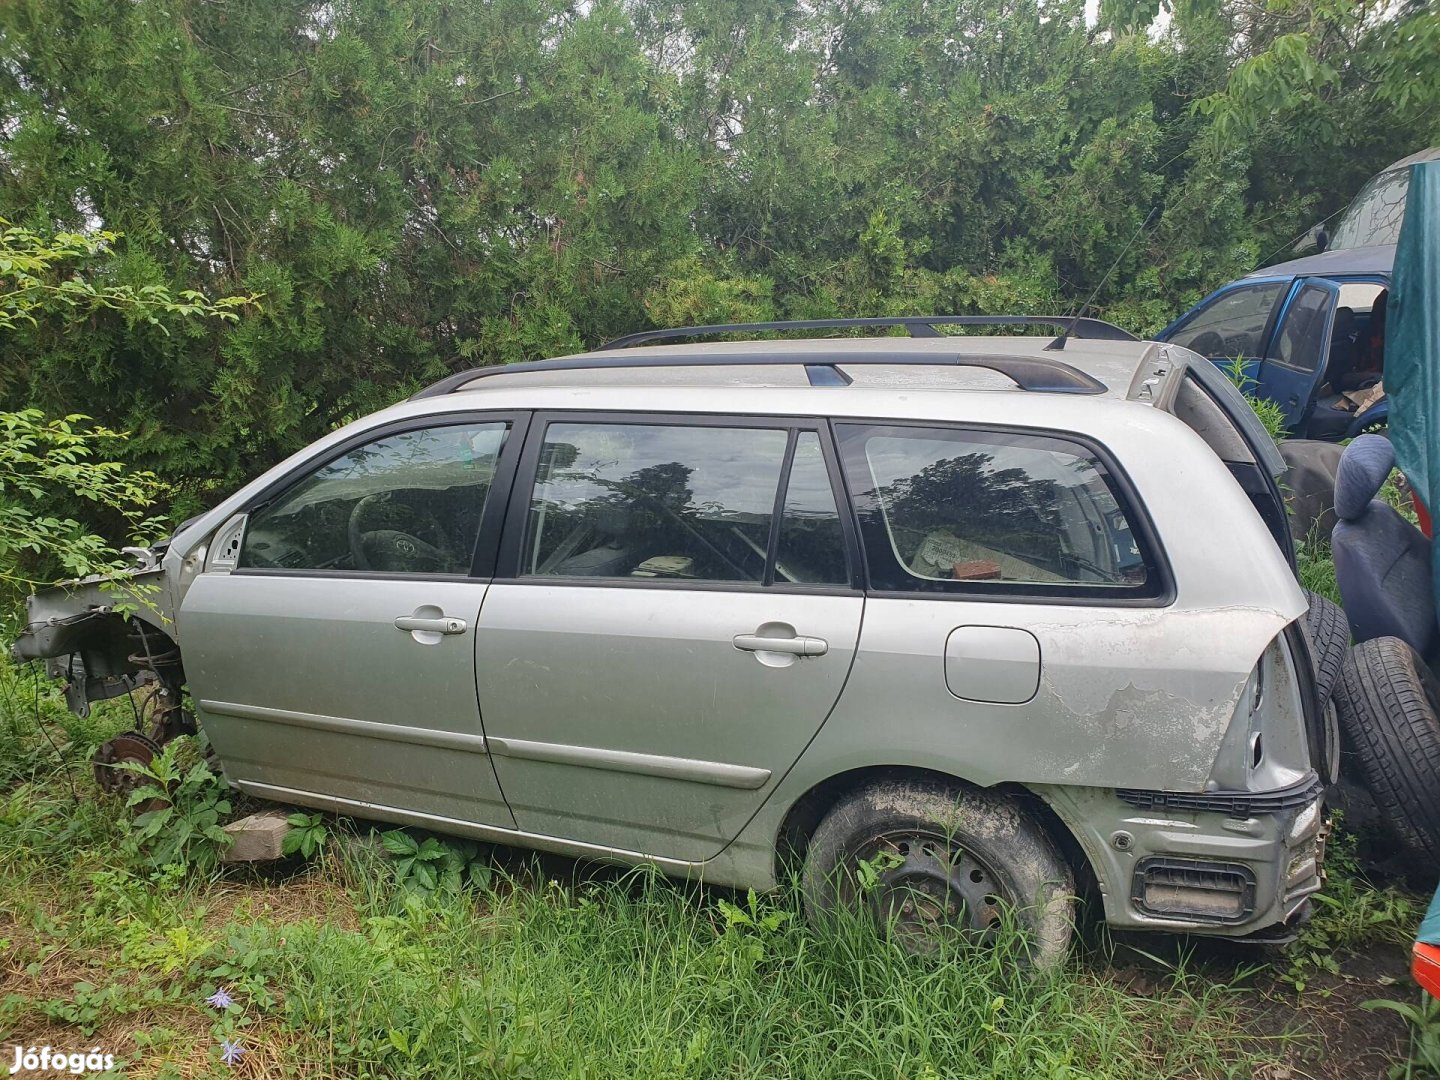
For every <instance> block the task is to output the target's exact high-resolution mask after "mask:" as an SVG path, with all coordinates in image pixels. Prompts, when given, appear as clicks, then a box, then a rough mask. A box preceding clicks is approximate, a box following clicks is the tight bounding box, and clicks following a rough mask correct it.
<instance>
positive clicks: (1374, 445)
mask: <svg viewBox="0 0 1440 1080" xmlns="http://www.w3.org/2000/svg"><path fill="white" fill-rule="evenodd" d="M1393 468H1395V448H1394V447H1393V446H1391V445H1390V440H1389V439H1387V438H1386V437H1385V436H1384V435H1361V436H1360V437H1359V438H1357V439H1356V440H1355V441H1354V442H1352V443H1351V444H1350V445H1349V446H1347V447H1346V448H1345V453H1344V455H1342V456H1341V458H1340V468H1339V469H1338V470H1336V473H1335V514H1336V516H1337V517H1339V518H1340V520H1341V521H1354V520H1356V519H1357V518H1359V517H1360V516H1361V515H1362V514H1364V513H1365V508H1366V507H1367V506H1369V505H1370V500H1371V499H1373V498H1375V496H1376V495H1377V494H1379V492H1380V488H1381V486H1382V485H1383V484H1384V483H1385V480H1386V478H1387V477H1389V475H1390V470H1391V469H1393Z"/></svg>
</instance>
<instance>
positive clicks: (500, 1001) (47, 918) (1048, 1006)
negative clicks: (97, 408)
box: [0, 672, 1389, 1080]
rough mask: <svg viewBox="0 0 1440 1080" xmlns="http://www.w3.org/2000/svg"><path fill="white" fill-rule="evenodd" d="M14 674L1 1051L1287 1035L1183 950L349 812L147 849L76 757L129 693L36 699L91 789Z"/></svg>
mask: <svg viewBox="0 0 1440 1080" xmlns="http://www.w3.org/2000/svg"><path fill="white" fill-rule="evenodd" d="M0 679H5V680H8V681H9V686H8V689H0V708H5V709H7V710H11V709H14V708H15V707H16V703H17V702H18V703H19V706H20V708H21V717H20V719H19V720H17V722H16V723H15V724H14V725H13V726H14V730H15V734H14V736H13V739H12V741H11V742H10V743H8V744H7V746H6V751H5V752H6V754H7V755H10V754H18V755H20V758H23V763H22V766H21V767H19V768H16V769H12V771H11V773H10V774H9V779H8V780H6V781H5V782H3V783H0V895H4V896H5V902H4V904H0V1047H8V1046H10V1045H14V1044H16V1043H20V1044H23V1045H51V1046H55V1047H61V1046H65V1047H71V1048H80V1047H83V1048H85V1049H89V1048H90V1047H92V1046H96V1045H100V1046H103V1047H105V1048H106V1049H107V1050H108V1051H109V1052H113V1053H115V1054H116V1055H117V1056H118V1057H120V1058H121V1059H123V1061H122V1063H121V1064H120V1065H117V1069H123V1073H124V1075H126V1076H131V1077H148V1076H166V1077H180V1076H185V1077H190V1076H217V1077H218V1076H227V1075H234V1073H232V1070H230V1069H229V1068H228V1067H227V1066H226V1065H224V1064H222V1063H221V1061H220V1048H221V1041H222V1040H230V1041H232V1042H238V1043H239V1044H240V1045H241V1046H242V1047H243V1048H244V1050H245V1056H244V1058H242V1065H241V1068H240V1072H241V1074H243V1075H254V1076H260V1075H263V1076H282V1075H294V1076H306V1077H310V1076H319V1077H328V1076H337V1077H338V1076H362V1077H406V1078H408V1077H538V1078H549V1077H570V1076H574V1077H595V1078H601V1077H616V1078H622V1077H623V1078H625V1080H631V1078H637V1077H638V1078H649V1077H656V1078H659V1077H666V1078H670V1077H717V1078H718V1077H725V1078H731V1077H826V1078H829V1077H837V1078H839V1077H854V1078H857V1080H858V1078H862V1077H866V1078H868V1077H887V1078H888V1077H906V1078H928V1077H937V1078H938V1077H972V1076H974V1077H997V1078H1009V1077H1016V1078H1019V1077H1026V1078H1028V1077H1046V1078H1072V1080H1079V1078H1091V1077H1094V1078H1099V1077H1104V1078H1117V1080H1119V1078H1129V1077H1135V1078H1142V1077H1143V1078H1152V1077H1166V1076H1184V1077H1224V1076H1250V1075H1254V1074H1255V1073H1256V1072H1257V1070H1261V1069H1262V1068H1264V1067H1265V1063H1266V1062H1272V1061H1277V1060H1282V1059H1283V1058H1284V1057H1285V1056H1286V1055H1287V1053H1288V1051H1289V1049H1290V1048H1291V1046H1292V1041H1293V1040H1291V1038H1290V1037H1283V1038H1278V1039H1277V1038H1259V1037H1256V1036H1255V1035H1254V1034H1253V1032H1251V1031H1250V1030H1249V1029H1248V1028H1247V1022H1248V1017H1249V1014H1248V1012H1247V999H1246V998H1245V997H1243V996H1242V994H1241V992H1240V991H1239V990H1237V989H1236V988H1234V987H1232V986H1229V985H1226V984H1225V983H1224V982H1223V981H1217V980H1216V979H1215V978H1213V977H1206V976H1204V975H1202V974H1199V973H1197V972H1196V971H1195V970H1193V969H1191V968H1189V967H1187V965H1186V964H1185V963H1183V962H1182V963H1175V962H1172V963H1171V965H1170V966H1169V967H1168V968H1160V969H1158V970H1157V969H1156V967H1155V965H1149V964H1147V965H1144V966H1145V967H1146V969H1147V970H1146V971H1145V972H1144V974H1143V975H1137V973H1136V972H1135V970H1133V968H1130V967H1127V966H1125V965H1124V964H1122V963H1120V962H1117V961H1112V960H1107V959H1106V958H1105V957H1103V956H1099V955H1096V954H1095V952H1094V951H1093V950H1092V951H1091V952H1090V953H1088V954H1079V955H1077V956H1076V957H1075V958H1074V959H1072V960H1071V961H1070V963H1069V964H1068V965H1067V966H1066V967H1065V968H1063V969H1062V970H1059V971H1056V972H1052V973H1048V974H1044V975H1036V974H1034V973H1028V972H1026V970H1025V968H1024V965H1023V964H1021V963H1020V962H1018V957H1017V951H1018V948H1017V947H1018V942H1017V941H1013V940H1012V941H1007V942H1003V943H1002V945H1001V947H1000V948H999V949H998V950H996V951H992V952H980V951H954V952H949V953H947V954H945V955H942V956H939V957H935V958H929V959H915V958H911V957H908V956H906V955H904V954H903V953H902V952H901V951H900V950H899V949H898V948H896V947H895V946H893V945H892V944H891V943H889V942H887V941H886V940H884V939H883V938H882V937H880V936H879V935H877V934H876V933H874V931H873V930H872V929H871V927H869V926H868V925H866V924H863V923H861V922H859V921H856V920H842V921H840V922H839V923H837V924H835V925H831V926H827V927H824V928H822V929H812V928H810V927H808V926H807V925H806V924H805V923H804V922H803V921H802V920H801V918H800V917H799V914H798V912H797V910H796V906H795V902H794V899H793V895H792V894H791V893H789V892H782V893H780V894H777V895H776V896H774V897H772V898H763V897H762V898H759V899H754V898H746V897H737V896H734V895H731V894H728V893H720V892H716V891H713V890H705V889H702V888H698V887H694V886H684V885H678V884H674V883H672V882H669V881H667V880H666V879H664V878H661V877H659V876H656V875H654V874H651V873H648V872H642V871H636V872H630V873H621V872H618V871H597V870H586V869H584V868H578V867H577V866H576V865H575V864H573V863H569V862H566V861H564V860H548V861H545V862H540V861H538V860H533V859H531V858H530V857H528V856H523V855H518V854H515V853H510V854H508V855H505V856H504V857H503V858H500V859H499V860H494V861H493V867H494V868H493V870H492V872H491V873H489V874H482V875H475V874H471V875H470V876H469V879H470V880H471V881H478V882H480V884H479V885H474V886H471V887H467V888H464V889H458V888H457V889H448V888H438V889H435V890H433V891H430V892H417V891H415V890H413V889H409V888H405V887H403V886H402V885H401V884H400V882H399V881H398V880H397V876H396V872H395V864H394V863H393V862H392V861H391V859H390V858H388V857H387V856H386V854H385V851H384V849H383V848H382V846H381V845H380V844H379V843H378V842H377V841H376V840H375V838H374V837H373V836H368V835H363V834H362V835H359V836H355V835H351V837H350V839H349V840H348V841H346V840H345V836H346V833H345V832H344V826H343V825H341V824H337V823H334V822H333V821H332V822H330V826H331V828H330V835H329V836H328V838H327V839H326V841H325V846H324V848H323V849H322V852H321V854H320V855H319V856H318V857H317V858H316V859H315V860H313V861H312V862H311V863H310V864H309V865H308V866H300V865H296V866H292V867H290V868H289V870H288V871H285V872H286V873H289V874H290V875H291V876H290V877H288V878H282V877H277V876H276V875H277V873H279V872H278V871H274V870H272V871H270V872H269V873H268V876H267V874H262V873H257V872H256V871H253V870H245V869H235V868H232V869H229V870H225V871H209V872H203V871H200V870H197V869H195V868H194V867H193V866H192V867H189V868H181V867H168V868H161V869H158V870H157V869H150V868H146V867H145V864H144V862H143V860H142V859H141V858H139V857H138V855H129V856H127V854H126V853H127V851H131V850H132V849H131V846H130V845H129V844H128V837H129V835H130V833H131V832H132V826H131V825H130V823H129V821H128V819H127V818H126V816H125V815H124V813H123V812H122V810H121V809H120V807H119V806H118V805H117V804H116V803H115V802H114V801H112V800H108V799H105V798H104V797H102V796H100V795H99V793H98V791H97V790H96V789H95V788H94V785H93V784H92V783H91V782H90V780H89V777H88V775H87V774H88V768H86V767H84V764H83V762H84V759H85V757H86V756H87V755H88V752H89V750H90V747H91V745H93V741H94V740H97V739H98V738H100V737H103V736H104V735H105V733H106V731H107V729H120V728H123V727H127V726H129V724H130V723H131V720H130V717H129V713H128V710H127V709H126V708H125V707H124V706H123V704H121V705H120V707H117V706H116V703H109V705H108V706H107V707H106V708H103V709H100V710H97V716H96V718H95V719H94V720H92V721H87V722H83V723H81V722H74V723H72V724H69V725H68V726H67V725H66V724H65V723H64V722H63V718H62V716H61V714H60V713H58V712H57V711H56V709H55V707H54V705H53V703H52V702H44V703H42V705H41V708H40V714H41V716H42V718H43V719H44V720H45V723H46V725H47V726H48V727H50V728H53V729H54V735H55V737H56V741H57V744H58V745H59V749H60V755H61V756H63V758H64V759H65V760H66V761H67V763H68V765H69V767H70V768H71V769H72V770H74V771H75V772H76V773H77V774H78V775H77V784H76V786H77V789H78V791H79V798H78V800H75V799H72V796H71V792H70V786H69V783H68V782H67V780H66V779H65V777H64V774H63V773H62V772H60V771H59V769H58V761H59V758H58V757H57V754H56V751H55V750H53V749H52V748H51V747H50V746H49V745H48V744H47V743H46V742H45V741H44V740H43V739H42V738H40V736H39V735H38V733H37V732H36V731H35V730H34V720H33V715H34V703H33V700H27V695H28V694H30V693H32V688H31V684H30V683H29V682H28V681H21V682H19V683H18V684H17V683H16V681H15V678H14V676H13V674H10V673H9V672H0ZM6 693H9V694H10V696H9V697H6V696H5V695H6ZM7 702H8V704H7ZM9 718H10V719H14V717H13V716H10V717H9ZM27 718H28V720H27ZM27 723H28V727H27ZM7 737H9V736H7ZM337 833H338V835H337ZM1388 925H1389V924H1388V923H1387V932H1389V930H1388ZM1337 932H1339V931H1337ZM1346 936H1347V939H1348V938H1350V937H1355V938H1356V939H1357V940H1358V939H1363V937H1364V927H1363V926H1362V927H1356V928H1353V933H1352V932H1351V931H1350V930H1346ZM1157 951H1161V952H1163V951H1165V950H1164V949H1163V947H1161V948H1159V949H1157ZM1280 966H1281V968H1282V969H1283V963H1282V964H1281V965H1280ZM1230 970H1231V974H1230V976H1229V977H1231V978H1238V976H1236V975H1235V974H1234V969H1233V968H1232V969H1230ZM1137 980H1138V983H1137ZM1136 985H1138V986H1141V987H1143V988H1142V989H1132V986H1136ZM222 986H223V987H225V988H226V989H227V990H228V992H229V993H230V994H231V995H232V996H233V997H234V999H235V1004H234V1005H232V1006H230V1007H229V1008H228V1009H226V1010H224V1011H221V1010H218V1009H216V1008H214V1007H212V1006H210V1005H208V1004H206V1003H205V1000H204V999H205V998H206V997H208V996H209V995H211V994H213V993H214V992H215V991H216V990H217V989H218V988H220V987H222ZM7 1063H8V1062H7Z"/></svg>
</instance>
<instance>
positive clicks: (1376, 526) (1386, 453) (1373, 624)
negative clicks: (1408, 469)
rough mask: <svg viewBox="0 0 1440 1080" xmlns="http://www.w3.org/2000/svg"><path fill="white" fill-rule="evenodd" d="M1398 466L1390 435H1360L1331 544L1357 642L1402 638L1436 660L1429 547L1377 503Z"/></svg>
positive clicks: (1338, 500)
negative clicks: (1387, 480)
mask: <svg viewBox="0 0 1440 1080" xmlns="http://www.w3.org/2000/svg"><path fill="white" fill-rule="evenodd" d="M1394 467H1395V450H1394V448H1393V447H1392V446H1391V445H1390V440H1389V439H1387V438H1385V437H1384V436H1383V435H1361V436H1360V437H1359V438H1357V439H1356V440H1355V441H1354V442H1352V443H1351V444H1350V445H1349V446H1348V447H1346V448H1345V454H1344V456H1343V457H1341V459H1340V469H1339V472H1338V474H1337V476H1336V478H1335V515H1336V517H1338V518H1339V521H1338V522H1336V525H1335V531H1334V533H1332V534H1331V540H1330V544H1331V551H1332V553H1333V554H1334V556H1335V577H1336V580H1337V582H1338V584H1339V586H1340V595H1341V597H1342V598H1343V599H1344V601H1345V614H1346V616H1347V618H1348V619H1349V620H1350V632H1351V634H1352V635H1353V636H1354V638H1355V640H1356V641H1357V642H1361V641H1368V640H1370V639H1371V638H1377V637H1397V638H1400V639H1401V640H1402V641H1405V642H1407V643H1408V644H1409V645H1411V646H1412V647H1413V648H1414V649H1415V651H1416V652H1418V653H1420V655H1421V656H1424V657H1427V658H1429V657H1431V656H1433V655H1434V650H1435V646H1436V638H1437V632H1436V625H1435V596H1434V591H1433V587H1432V584H1431V582H1432V578H1431V570H1430V541H1429V540H1427V539H1426V538H1425V535H1424V534H1423V533H1422V532H1421V531H1420V530H1419V529H1417V528H1416V527H1415V526H1414V525H1411V524H1410V522H1408V521H1406V520H1405V518H1404V517H1402V516H1401V515H1400V513H1399V511H1397V510H1396V509H1395V508H1394V507H1392V506H1390V505H1389V504H1388V503H1386V502H1384V501H1382V500H1381V499H1379V498H1377V497H1376V496H1377V495H1378V494H1379V492H1380V488H1381V486H1382V485H1383V484H1384V483H1385V480H1386V478H1387V477H1389V475H1390V470H1391V469H1393V468H1394Z"/></svg>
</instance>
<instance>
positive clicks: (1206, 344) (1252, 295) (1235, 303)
mask: <svg viewBox="0 0 1440 1080" xmlns="http://www.w3.org/2000/svg"><path fill="white" fill-rule="evenodd" d="M1286 284H1287V283H1285V282H1279V281H1275V282H1269V283H1267V284H1263V285H1242V286H1239V287H1238V288H1234V289H1231V290H1230V291H1229V292H1226V293H1223V294H1222V295H1220V296H1217V297H1216V298H1215V299H1214V300H1212V301H1211V302H1210V304H1209V306H1207V307H1205V308H1202V309H1201V310H1200V311H1197V312H1196V313H1195V314H1194V315H1192V316H1191V317H1190V319H1189V320H1188V321H1187V322H1186V323H1185V325H1183V326H1182V327H1180V329H1178V330H1176V331H1175V332H1174V333H1173V334H1171V335H1170V340H1171V341H1173V342H1174V343H1175V344H1176V345H1180V346H1182V347H1184V348H1186V349H1191V350H1193V351H1194V352H1197V353H1199V354H1200V355H1201V356H1204V357H1207V358H1208V359H1211V360H1223V359H1232V360H1233V359H1235V358H1236V357H1244V358H1249V357H1255V356H1259V355H1260V350H1261V348H1262V347H1263V346H1264V344H1265V343H1264V341H1263V340H1262V338H1263V337H1264V334H1265V327H1266V325H1267V324H1268V323H1269V321H1270V312H1271V310H1272V309H1273V308H1274V307H1275V302H1276V301H1277V300H1279V299H1280V297H1281V295H1282V294H1283V293H1284V291H1285V288H1286Z"/></svg>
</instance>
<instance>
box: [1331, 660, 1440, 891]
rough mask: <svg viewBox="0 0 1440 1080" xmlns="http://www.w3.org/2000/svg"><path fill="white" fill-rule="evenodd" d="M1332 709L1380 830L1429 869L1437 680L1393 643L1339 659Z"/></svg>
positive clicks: (1438, 723)
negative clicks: (1377, 812)
mask: <svg viewBox="0 0 1440 1080" xmlns="http://www.w3.org/2000/svg"><path fill="white" fill-rule="evenodd" d="M1335 704H1336V706H1337V708H1338V709H1339V713H1340V727H1341V732H1342V735H1343V737H1344V740H1345V743H1346V748H1347V749H1348V750H1349V751H1351V753H1352V754H1353V755H1354V760H1355V761H1356V762H1358V764H1359V766H1360V773H1361V776H1362V778H1363V779H1364V781H1365V786H1366V787H1367V788H1369V789H1370V795H1371V797H1372V798H1374V800H1375V805H1376V806H1377V807H1378V808H1379V810H1380V816H1381V818H1382V819H1383V821H1384V824H1385V826H1386V828H1387V829H1388V830H1389V831H1390V833H1391V834H1392V835H1393V836H1394V837H1395V838H1396V839H1397V840H1398V841H1399V842H1400V844H1401V845H1403V846H1404V847H1405V849H1406V850H1407V851H1408V852H1409V853H1410V854H1412V855H1414V856H1416V857H1418V858H1420V859H1424V860H1426V862H1427V864H1428V865H1434V864H1435V862H1436V861H1440V683H1437V682H1436V679H1435V676H1434V675H1433V674H1431V672H1430V669H1429V668H1428V667H1426V665H1425V661H1424V660H1422V659H1421V658H1420V654H1419V653H1417V652H1416V651H1415V650H1414V649H1412V648H1411V647H1410V646H1409V645H1407V644H1406V643H1405V642H1403V641H1401V640H1400V639H1399V638H1393V637H1381V638H1371V639H1370V640H1369V641H1363V642H1361V643H1360V644H1359V645H1357V646H1355V648H1353V649H1351V650H1350V651H1349V652H1348V653H1347V654H1346V656H1345V662H1344V663H1343V664H1342V665H1341V668H1340V680H1339V682H1338V683H1337V684H1336V687H1335Z"/></svg>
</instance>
